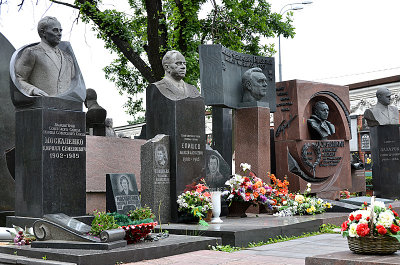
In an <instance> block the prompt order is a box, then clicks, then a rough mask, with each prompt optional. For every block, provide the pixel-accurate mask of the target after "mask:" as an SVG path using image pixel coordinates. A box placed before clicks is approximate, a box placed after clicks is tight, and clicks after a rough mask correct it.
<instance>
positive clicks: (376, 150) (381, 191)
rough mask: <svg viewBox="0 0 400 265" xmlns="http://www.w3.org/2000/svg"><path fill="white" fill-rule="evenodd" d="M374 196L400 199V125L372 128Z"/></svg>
mask: <svg viewBox="0 0 400 265" xmlns="http://www.w3.org/2000/svg"><path fill="white" fill-rule="evenodd" d="M370 132H371V134H370V136H371V151H372V179H373V186H374V195H376V196H377V197H381V198H382V197H384V198H390V199H397V198H399V197H400V189H399V186H400V125H383V126H375V127H371V128H370Z"/></svg>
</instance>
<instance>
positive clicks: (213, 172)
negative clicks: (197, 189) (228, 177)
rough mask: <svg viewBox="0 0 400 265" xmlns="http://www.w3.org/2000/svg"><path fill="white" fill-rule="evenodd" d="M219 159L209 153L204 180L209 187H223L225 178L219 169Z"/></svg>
mask: <svg viewBox="0 0 400 265" xmlns="http://www.w3.org/2000/svg"><path fill="white" fill-rule="evenodd" d="M219 164H220V163H219V159H218V157H217V156H215V155H210V157H209V159H208V161H207V171H206V172H207V173H206V178H205V181H206V183H207V185H208V186H209V187H223V185H224V183H225V178H224V177H223V176H222V174H221V172H220V171H219Z"/></svg>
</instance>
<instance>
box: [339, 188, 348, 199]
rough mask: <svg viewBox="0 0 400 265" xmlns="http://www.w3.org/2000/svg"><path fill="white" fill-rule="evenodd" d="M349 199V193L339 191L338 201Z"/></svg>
mask: <svg viewBox="0 0 400 265" xmlns="http://www.w3.org/2000/svg"><path fill="white" fill-rule="evenodd" d="M349 198H350V191H348V190H341V191H340V199H349Z"/></svg>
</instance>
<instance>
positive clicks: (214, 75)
mask: <svg viewBox="0 0 400 265" xmlns="http://www.w3.org/2000/svg"><path fill="white" fill-rule="evenodd" d="M199 56H200V79H201V88H202V89H201V92H202V95H203V97H204V99H205V104H206V105H210V106H220V107H226V108H233V109H237V108H251V107H268V108H270V112H275V110H276V99H275V60H274V58H273V57H262V56H255V55H248V54H242V53H238V52H235V51H231V50H229V49H227V48H225V47H223V46H222V45H200V46H199ZM256 67H257V68H260V69H261V70H262V73H263V74H264V75H265V77H266V78H267V94H266V95H265V96H264V97H263V98H262V99H261V100H259V101H254V102H246V103H242V96H243V91H242V75H243V73H244V72H246V71H247V70H248V69H250V68H256Z"/></svg>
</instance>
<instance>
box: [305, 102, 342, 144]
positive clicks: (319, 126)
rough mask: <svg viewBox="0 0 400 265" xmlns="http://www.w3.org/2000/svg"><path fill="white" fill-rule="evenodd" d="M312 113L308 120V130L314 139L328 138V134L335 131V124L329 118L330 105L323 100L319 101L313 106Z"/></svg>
mask: <svg viewBox="0 0 400 265" xmlns="http://www.w3.org/2000/svg"><path fill="white" fill-rule="evenodd" d="M312 113H313V114H312V115H311V117H310V118H309V119H308V120H307V124H308V130H309V132H310V135H311V139H312V140H327V138H328V136H330V135H332V134H334V133H335V125H333V124H332V123H330V122H329V121H328V120H327V119H328V115H329V107H328V105H327V104H326V103H325V102H323V101H318V102H316V103H315V104H314V106H313V108H312Z"/></svg>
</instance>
